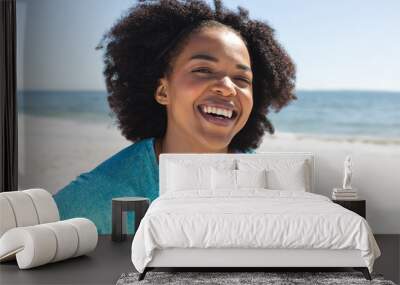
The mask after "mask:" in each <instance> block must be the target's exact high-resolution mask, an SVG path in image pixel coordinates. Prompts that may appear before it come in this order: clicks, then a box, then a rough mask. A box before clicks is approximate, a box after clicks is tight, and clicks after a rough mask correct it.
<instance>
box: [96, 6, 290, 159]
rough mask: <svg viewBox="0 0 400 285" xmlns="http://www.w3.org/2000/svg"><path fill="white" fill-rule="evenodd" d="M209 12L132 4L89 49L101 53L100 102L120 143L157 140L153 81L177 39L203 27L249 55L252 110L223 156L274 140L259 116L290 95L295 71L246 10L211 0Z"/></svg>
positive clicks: (159, 108)
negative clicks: (234, 38)
mask: <svg viewBox="0 0 400 285" xmlns="http://www.w3.org/2000/svg"><path fill="white" fill-rule="evenodd" d="M214 6H215V9H214V10H213V9H212V8H211V7H210V6H209V5H208V4H206V3H205V2H203V1H200V0H187V1H179V0H159V1H143V0H142V1H139V2H138V3H137V4H136V5H134V6H133V7H131V8H130V9H129V10H128V11H127V13H126V14H125V15H123V16H122V17H121V18H120V19H119V20H118V21H117V22H116V24H115V25H114V26H113V27H112V28H111V29H110V30H109V31H107V32H106V33H105V34H104V36H103V38H102V40H101V42H100V44H99V46H98V47H97V49H104V48H105V53H104V63H105V68H104V76H105V79H106V86H107V91H108V93H109V96H108V97H107V99H108V103H109V105H110V107H111V109H112V111H113V112H114V113H115V114H116V117H117V121H118V127H119V128H120V129H121V131H122V135H123V136H124V137H126V139H128V140H130V141H132V142H135V141H138V140H140V139H144V138H149V137H156V138H162V137H164V135H165V133H166V126H167V112H166V108H165V106H163V105H160V104H159V103H158V102H157V101H156V100H155V98H154V94H155V92H156V89H157V87H158V85H159V80H160V79H161V78H163V77H164V76H165V75H168V73H169V72H170V71H171V69H172V66H171V62H172V61H173V59H174V58H175V56H176V55H177V54H179V52H180V51H181V50H182V49H183V47H184V44H185V40H186V39H187V38H188V36H189V35H190V34H191V33H194V32H195V31H196V30H198V29H199V28H200V27H203V26H224V27H227V28H228V29H230V30H232V31H234V32H235V33H236V34H238V35H239V36H240V37H241V38H242V39H243V41H244V42H245V44H246V46H247V49H248V51H249V54H250V60H251V66H252V71H253V109H252V111H251V113H250V116H249V119H248V121H247V123H246V124H245V126H244V127H243V128H242V130H241V131H240V132H238V133H237V134H236V136H235V137H234V138H233V139H232V141H231V142H230V144H229V147H228V148H229V151H230V152H247V151H249V150H251V149H256V148H257V147H258V146H259V144H260V143H261V140H262V137H263V135H264V134H265V132H269V133H270V134H273V133H274V127H273V125H272V124H271V122H270V121H269V120H268V118H267V114H268V113H269V112H270V111H271V109H274V110H275V112H278V111H279V110H280V109H281V108H282V107H284V106H285V105H287V104H288V103H289V102H290V101H291V100H294V99H297V98H296V96H295V95H294V86H295V85H294V82H295V66H294V63H293V62H292V60H291V59H290V57H289V56H288V54H287V53H286V52H285V50H284V49H283V48H282V46H281V45H280V44H279V43H278V42H277V41H276V40H275V38H274V30H273V29H272V28H271V27H270V26H269V25H268V24H267V23H265V22H262V21H258V20H251V19H249V17H248V11H247V10H245V9H244V8H242V7H238V11H237V12H234V11H231V10H229V9H226V8H225V7H223V5H222V3H221V1H217V0H215V1H214Z"/></svg>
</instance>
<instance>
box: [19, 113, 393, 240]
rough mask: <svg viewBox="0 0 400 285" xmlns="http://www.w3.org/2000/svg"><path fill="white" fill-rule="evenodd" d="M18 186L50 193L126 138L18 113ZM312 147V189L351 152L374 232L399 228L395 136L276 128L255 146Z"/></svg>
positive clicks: (331, 180)
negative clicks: (356, 136) (341, 135)
mask: <svg viewBox="0 0 400 285" xmlns="http://www.w3.org/2000/svg"><path fill="white" fill-rule="evenodd" d="M18 127H19V129H18V134H19V137H18V145H19V188H20V189H28V188H35V187H40V188H44V189H46V190H48V191H49V192H51V193H56V192H57V191H58V190H60V189H61V188H62V187H64V186H65V185H67V184H68V183H69V182H71V181H72V180H74V179H75V178H76V176H78V175H79V174H81V173H83V172H88V171H90V170H91V169H93V168H94V167H96V166H97V165H98V164H99V163H101V162H102V161H104V160H106V159H107V158H109V157H110V156H112V155H113V154H115V153H117V152H118V151H120V150H122V149H123V148H125V147H126V146H128V145H130V144H131V142H129V141H127V140H126V139H125V138H124V137H123V136H122V135H121V134H120V131H119V130H118V129H117V127H116V126H115V125H113V124H112V123H111V119H110V122H108V123H107V122H104V123H82V122H79V121H78V120H68V119H60V118H49V117H36V116H30V115H22V114H19V116H18ZM270 151H271V152H297V151H305V152H313V153H314V155H315V167H316V170H315V174H316V175H315V192H316V193H318V194H322V195H325V196H328V197H330V196H331V192H332V188H334V187H341V184H342V179H343V162H344V159H345V157H346V155H351V156H352V160H353V164H354V168H353V180H352V185H353V187H355V188H357V189H358V191H359V194H360V196H361V198H365V199H366V200H367V220H368V222H369V223H370V225H371V227H372V229H373V231H374V233H385V234H393V233H397V234H398V233H400V222H398V217H400V141H394V140H389V139H375V138H364V139H349V138H332V137H331V138H330V137H321V136H316V135H313V136H311V135H298V134H288V133H277V134H275V135H266V136H265V137H264V139H263V142H262V144H261V145H260V147H259V148H258V150H257V152H270Z"/></svg>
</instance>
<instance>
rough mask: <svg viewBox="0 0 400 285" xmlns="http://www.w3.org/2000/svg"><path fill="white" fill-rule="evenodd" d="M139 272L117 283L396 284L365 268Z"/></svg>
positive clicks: (226, 284)
mask: <svg viewBox="0 0 400 285" xmlns="http://www.w3.org/2000/svg"><path fill="white" fill-rule="evenodd" d="M138 277H139V273H124V274H122V275H121V277H120V278H119V279H118V281H117V285H134V284H157V285H163V284H171V285H178V284H179V285H183V284H213V285H217V284H222V285H232V284H238V285H239V284H240V285H243V284H244V285H246V284H267V285H292V284H293V285H297V284H318V285H319V284H328V285H347V284H349V285H350V284H356V285H358V284H369V285H370V284H379V285H396V284H395V283H394V282H392V281H389V280H384V278H383V276H382V275H381V274H372V275H371V277H372V281H369V280H366V279H365V278H364V276H363V275H362V273H361V272H155V271H150V272H148V273H147V274H146V277H145V279H143V280H142V281H138Z"/></svg>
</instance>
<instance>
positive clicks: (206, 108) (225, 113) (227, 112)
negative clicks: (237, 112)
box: [202, 106, 233, 118]
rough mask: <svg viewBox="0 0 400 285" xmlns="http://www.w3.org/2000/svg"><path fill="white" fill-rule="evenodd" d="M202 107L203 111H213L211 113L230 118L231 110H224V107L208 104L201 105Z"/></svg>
mask: <svg viewBox="0 0 400 285" xmlns="http://www.w3.org/2000/svg"><path fill="white" fill-rule="evenodd" d="M202 109H203V112H204V113H213V114H217V115H222V116H225V117H227V118H232V115H233V111H232V110H226V109H221V108H216V107H210V106H203V108H202Z"/></svg>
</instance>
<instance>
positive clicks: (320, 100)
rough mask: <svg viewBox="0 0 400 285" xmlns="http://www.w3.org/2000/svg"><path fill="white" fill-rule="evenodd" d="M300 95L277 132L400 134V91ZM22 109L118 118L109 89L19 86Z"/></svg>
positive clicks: (277, 119) (276, 117) (280, 117)
mask: <svg viewBox="0 0 400 285" xmlns="http://www.w3.org/2000/svg"><path fill="white" fill-rule="evenodd" d="M296 95H297V97H298V100H295V101H293V102H292V103H291V104H290V105H288V106H286V107H285V108H283V109H282V110H281V111H280V112H278V113H275V112H272V113H270V114H268V117H269V118H270V120H271V121H272V123H273V125H274V126H275V130H276V132H279V133H294V134H313V135H320V136H329V137H332V136H334V137H337V136H339V137H340V136H343V137H347V138H348V137H364V138H365V137H366V138H377V137H378V138H384V139H388V140H389V139H396V140H397V139H400V92H381V91H297V93H296ZM17 98H18V111H19V112H21V113H24V114H29V115H34V116H46V117H58V118H68V119H73V120H79V121H87V122H98V123H106V122H107V123H110V122H111V123H112V124H115V116H114V115H113V114H112V113H111V110H110V109H109V106H108V103H107V93H106V92H105V91H19V92H18V97H17Z"/></svg>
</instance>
